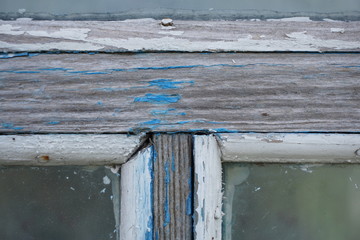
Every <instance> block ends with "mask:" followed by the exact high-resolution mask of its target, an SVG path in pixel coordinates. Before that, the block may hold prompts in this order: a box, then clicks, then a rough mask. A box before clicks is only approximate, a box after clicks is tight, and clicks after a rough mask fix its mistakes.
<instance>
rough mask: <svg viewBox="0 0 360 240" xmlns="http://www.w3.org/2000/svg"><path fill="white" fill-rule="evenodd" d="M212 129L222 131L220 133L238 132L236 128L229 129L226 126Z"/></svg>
mask: <svg viewBox="0 0 360 240" xmlns="http://www.w3.org/2000/svg"><path fill="white" fill-rule="evenodd" d="M214 131H216V132H222V133H237V132H239V131H236V130H230V129H226V128H215V129H214Z"/></svg>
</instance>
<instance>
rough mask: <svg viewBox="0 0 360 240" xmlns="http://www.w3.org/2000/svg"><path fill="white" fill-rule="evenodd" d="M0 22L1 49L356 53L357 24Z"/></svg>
mask: <svg viewBox="0 0 360 240" xmlns="http://www.w3.org/2000/svg"><path fill="white" fill-rule="evenodd" d="M283 20H285V21H275V22H273V21H260V22H257V21H256V22H252V21H174V26H172V27H164V26H161V25H160V21H158V20H154V19H138V20H126V21H114V22H110V21H109V22H101V21H78V22H76V21H1V22H0V50H1V51H3V52H8V51H10V52H12V51H52V50H63V51H68V50H70V51H71V50H73V51H117V52H128V51H130V52H134V51H190V52H193V51H211V52H213V51H256V52H264V51H267V52H273V51H315V52H319V51H359V50H360V23H359V22H326V21H316V22H315V21H314V22H313V21H306V20H307V19H306V18H304V19H300V20H304V21H298V20H299V18H295V19H290V20H289V19H283Z"/></svg>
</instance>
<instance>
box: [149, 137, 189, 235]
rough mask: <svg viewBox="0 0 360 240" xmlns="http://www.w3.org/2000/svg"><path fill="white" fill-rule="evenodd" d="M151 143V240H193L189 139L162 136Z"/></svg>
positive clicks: (154, 138)
mask: <svg viewBox="0 0 360 240" xmlns="http://www.w3.org/2000/svg"><path fill="white" fill-rule="evenodd" d="M153 142H154V149H155V151H156V152H155V156H156V158H155V159H154V168H153V171H154V213H155V215H154V239H159V240H165V239H192V233H193V231H192V214H193V206H192V204H193V197H192V196H193V193H192V188H193V174H192V169H193V167H192V165H193V163H192V162H193V160H192V158H193V156H192V154H193V152H192V136H191V135H188V134H173V135H165V134H161V135H155V136H154V137H153Z"/></svg>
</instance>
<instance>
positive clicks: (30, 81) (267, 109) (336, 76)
mask: <svg viewBox="0 0 360 240" xmlns="http://www.w3.org/2000/svg"><path fill="white" fill-rule="evenodd" d="M0 61H1V64H0V79H1V85H0V108H1V109H0V110H1V114H0V124H1V125H0V128H1V130H0V131H1V132H3V133H18V132H23V133H28V132H36V133H41V132H43V133H62V132H63V133H80V132H83V133H107V132H115V133H116V132H117V133H126V132H139V131H140V132H141V131H197V130H211V131H214V132H227V131H260V132H269V131H270V132H273V131H278V132H294V131H296V132H299V131H317V132H319V131H320V132H324V131H330V132H359V129H360V110H359V103H360V95H359V92H360V81H359V79H360V67H359V62H360V54H301V53H296V54H285V53H284V54H280V53H277V54H275V53H273V54H260V53H257V54H250V53H246V54H245V53H243V54H241V53H237V54H234V53H211V54H201V53H183V54H178V53H141V54H94V55H90V54H39V55H37V56H33V55H30V57H16V58H10V59H3V60H0Z"/></svg>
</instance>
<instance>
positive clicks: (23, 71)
mask: <svg viewBox="0 0 360 240" xmlns="http://www.w3.org/2000/svg"><path fill="white" fill-rule="evenodd" d="M0 72H4V73H20V74H22V73H26V74H31V73H41V72H40V71H27V70H21V71H20V70H18V71H10V70H2V71H0Z"/></svg>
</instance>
